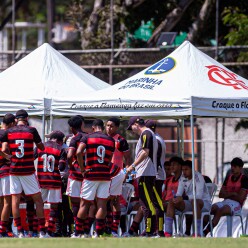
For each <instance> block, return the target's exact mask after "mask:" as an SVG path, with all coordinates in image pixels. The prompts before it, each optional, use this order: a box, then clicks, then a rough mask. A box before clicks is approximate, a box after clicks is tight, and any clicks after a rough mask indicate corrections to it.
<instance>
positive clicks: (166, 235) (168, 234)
mask: <svg viewBox="0 0 248 248" xmlns="http://www.w3.org/2000/svg"><path fill="white" fill-rule="evenodd" d="M164 236H165V237H166V238H171V237H172V234H171V233H168V232H164Z"/></svg>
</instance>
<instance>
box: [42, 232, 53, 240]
mask: <svg viewBox="0 0 248 248" xmlns="http://www.w3.org/2000/svg"><path fill="white" fill-rule="evenodd" d="M44 238H46V239H50V238H52V236H51V235H49V234H48V233H46V235H45V237H44Z"/></svg>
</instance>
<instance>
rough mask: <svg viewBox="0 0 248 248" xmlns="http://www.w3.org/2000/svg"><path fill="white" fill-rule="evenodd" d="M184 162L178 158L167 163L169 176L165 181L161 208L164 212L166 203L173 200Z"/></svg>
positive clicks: (173, 158)
mask: <svg viewBox="0 0 248 248" xmlns="http://www.w3.org/2000/svg"><path fill="white" fill-rule="evenodd" d="M183 163H184V161H183V159H182V158H180V157H172V158H171V159H170V161H169V164H170V171H171V176H170V177H167V175H166V181H165V183H164V184H165V189H164V191H163V197H162V200H163V206H164V209H165V211H166V208H167V205H168V202H169V201H170V200H171V199H173V197H174V195H175V194H176V193H177V188H178V183H179V179H180V177H181V175H182V165H183Z"/></svg>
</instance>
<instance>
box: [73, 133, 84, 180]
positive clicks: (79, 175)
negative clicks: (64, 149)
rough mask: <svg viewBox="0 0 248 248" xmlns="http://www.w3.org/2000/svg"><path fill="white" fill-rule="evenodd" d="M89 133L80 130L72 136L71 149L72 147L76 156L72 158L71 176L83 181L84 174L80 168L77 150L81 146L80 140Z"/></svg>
mask: <svg viewBox="0 0 248 248" xmlns="http://www.w3.org/2000/svg"><path fill="white" fill-rule="evenodd" d="M86 135H87V133H85V132H78V133H77V134H76V135H74V136H73V137H72V138H71V141H70V145H69V149H72V150H73V151H74V157H73V160H72V165H71V166H70V168H69V178H71V179H73V180H77V181H83V175H82V172H81V170H80V166H79V164H78V161H77V156H76V151H77V148H78V146H79V143H80V140H81V139H82V137H84V136H86Z"/></svg>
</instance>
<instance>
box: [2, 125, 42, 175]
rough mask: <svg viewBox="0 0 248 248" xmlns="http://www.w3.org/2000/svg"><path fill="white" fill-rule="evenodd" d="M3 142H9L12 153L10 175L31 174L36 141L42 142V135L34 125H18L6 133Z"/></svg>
mask: <svg viewBox="0 0 248 248" xmlns="http://www.w3.org/2000/svg"><path fill="white" fill-rule="evenodd" d="M2 142H8V146H9V150H10V154H11V155H12V158H11V164H10V175H20V176H21V175H23V176H25V175H31V174H33V173H34V172H35V167H34V151H33V150H34V143H36V144H38V143H41V138H40V135H39V134H38V131H37V130H36V128H34V127H30V126H26V125H17V126H15V127H11V128H9V129H8V130H6V132H5V133H4V135H3V137H2Z"/></svg>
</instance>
